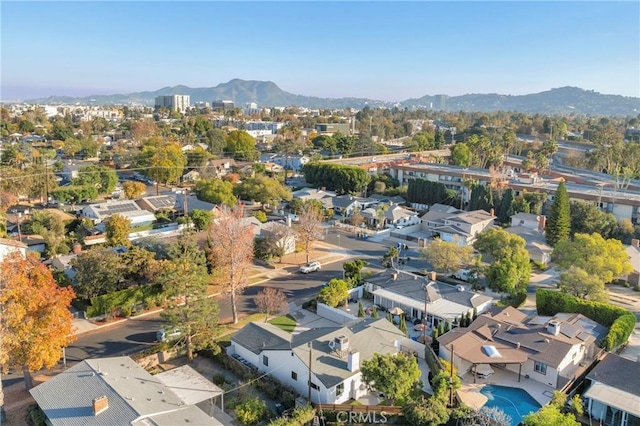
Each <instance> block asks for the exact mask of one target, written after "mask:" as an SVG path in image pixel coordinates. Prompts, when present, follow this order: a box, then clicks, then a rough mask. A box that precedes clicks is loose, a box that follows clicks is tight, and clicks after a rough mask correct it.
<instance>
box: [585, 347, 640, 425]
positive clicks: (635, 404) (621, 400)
mask: <svg viewBox="0 0 640 426" xmlns="http://www.w3.org/2000/svg"><path fill="white" fill-rule="evenodd" d="M639 378H640V362H634V361H631V360H628V359H626V358H622V357H621V356H618V355H616V354H613V353H608V354H607V355H606V356H605V357H604V359H603V360H602V361H600V362H599V363H598V365H596V366H595V368H594V369H593V370H591V372H589V373H588V374H587V383H588V388H587V391H586V392H585V393H584V394H583V395H582V398H583V401H584V403H585V405H586V406H587V410H586V411H587V413H586V414H587V416H589V421H590V422H592V421H593V420H595V422H594V424H600V425H607V426H639V425H640V380H639Z"/></svg>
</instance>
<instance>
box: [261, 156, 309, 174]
mask: <svg viewBox="0 0 640 426" xmlns="http://www.w3.org/2000/svg"><path fill="white" fill-rule="evenodd" d="M309 161H311V159H310V158H309V157H307V156H306V155H300V154H289V155H285V154H280V153H278V154H273V153H265V154H262V155H261V156H260V162H261V163H265V164H267V163H275V164H277V165H279V166H281V167H283V168H284V169H287V170H300V169H302V166H304V165H305V164H307V163H308V162H309Z"/></svg>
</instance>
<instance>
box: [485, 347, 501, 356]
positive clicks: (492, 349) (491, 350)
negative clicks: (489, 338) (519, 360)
mask: <svg viewBox="0 0 640 426" xmlns="http://www.w3.org/2000/svg"><path fill="white" fill-rule="evenodd" d="M482 350H483V351H484V353H485V354H486V355H487V356H488V357H489V358H502V355H501V354H500V352H498V350H497V349H496V347H495V346H493V345H484V346H482Z"/></svg>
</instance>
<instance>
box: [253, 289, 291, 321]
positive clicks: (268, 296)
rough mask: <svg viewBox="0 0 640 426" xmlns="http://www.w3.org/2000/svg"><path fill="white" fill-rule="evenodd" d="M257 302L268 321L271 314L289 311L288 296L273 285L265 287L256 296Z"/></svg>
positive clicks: (265, 319)
mask: <svg viewBox="0 0 640 426" xmlns="http://www.w3.org/2000/svg"><path fill="white" fill-rule="evenodd" d="M255 303H256V306H257V307H258V309H259V310H260V312H262V313H263V314H264V322H267V319H269V315H274V314H281V313H284V312H286V311H287V306H288V303H287V296H286V295H285V294H284V293H283V292H282V290H278V289H275V288H272V287H265V289H264V290H262V291H261V292H260V293H258V294H257V295H256V297H255Z"/></svg>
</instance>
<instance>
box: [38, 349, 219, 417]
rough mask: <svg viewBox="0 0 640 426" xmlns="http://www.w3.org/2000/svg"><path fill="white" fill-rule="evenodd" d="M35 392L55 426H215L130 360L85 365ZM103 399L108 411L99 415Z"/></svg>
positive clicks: (67, 372) (94, 360) (106, 360)
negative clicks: (148, 425)
mask: <svg viewBox="0 0 640 426" xmlns="http://www.w3.org/2000/svg"><path fill="white" fill-rule="evenodd" d="M30 392H31V395H32V396H33V397H34V399H35V400H36V402H37V403H38V405H39V406H40V408H41V409H42V410H43V411H44V413H45V415H46V416H47V418H48V419H49V421H50V422H51V424H52V425H54V426H57V425H65V426H66V425H69V426H76V425H77V426H85V425H96V426H98V425H100V426H104V425H117V426H119V425H128V424H144V420H143V418H145V417H146V418H150V419H153V421H154V422H153V423H152V424H155V425H167V426H169V425H180V424H182V425H186V424H190V425H193V424H199V425H204V424H215V423H214V422H213V420H211V419H210V418H209V417H208V416H206V415H205V417H202V415H201V413H202V414H204V413H203V412H202V411H201V410H200V409H198V408H196V407H194V406H189V405H184V404H182V403H181V401H180V399H179V398H178V397H177V396H176V395H175V394H174V393H173V392H171V391H170V390H169V389H168V388H167V387H166V386H164V385H163V384H162V383H161V382H160V381H159V380H158V379H156V378H154V377H153V376H152V375H151V374H149V373H148V372H146V371H145V370H144V369H143V368H141V367H140V366H139V365H138V364H136V363H135V362H134V361H133V360H131V358H129V357H114V358H101V359H90V360H84V361H82V362H80V363H79V364H76V365H74V366H73V367H71V368H69V369H68V370H66V371H64V372H62V373H60V374H58V375H57V376H55V377H53V378H52V379H50V380H49V381H47V382H45V383H42V384H40V385H38V386H36V387H35V388H33V389H31V391H30ZM101 396H106V397H107V399H108V408H107V409H106V410H104V411H102V412H100V413H98V414H97V415H94V412H93V400H94V399H95V398H98V397H101ZM194 408H195V410H197V411H194ZM169 413H173V414H169ZM154 416H159V417H154ZM163 419H164V420H166V422H165V421H164V420H163ZM207 419H209V421H207ZM136 422H137V423H136Z"/></svg>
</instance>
